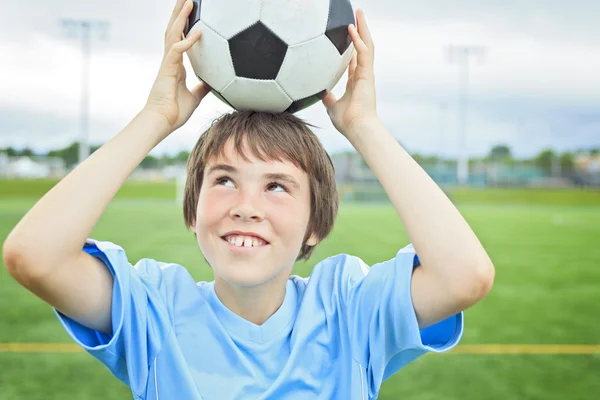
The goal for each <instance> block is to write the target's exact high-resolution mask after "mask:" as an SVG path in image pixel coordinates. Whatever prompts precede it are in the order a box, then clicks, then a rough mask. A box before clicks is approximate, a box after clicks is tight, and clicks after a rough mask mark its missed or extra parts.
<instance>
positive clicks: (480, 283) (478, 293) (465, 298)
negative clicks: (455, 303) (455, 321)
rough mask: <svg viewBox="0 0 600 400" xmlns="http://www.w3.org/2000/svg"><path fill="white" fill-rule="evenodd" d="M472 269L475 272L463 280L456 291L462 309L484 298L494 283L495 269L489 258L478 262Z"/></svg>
mask: <svg viewBox="0 0 600 400" xmlns="http://www.w3.org/2000/svg"><path fill="white" fill-rule="evenodd" d="M471 271H473V272H472V273H470V274H468V275H469V276H468V278H466V279H464V280H463V282H462V285H460V287H459V290H458V291H457V293H456V298H457V299H459V302H460V306H461V307H460V308H461V309H467V308H469V307H471V306H473V305H475V304H477V303H478V302H480V301H481V300H483V299H484V298H485V297H486V296H487V295H488V293H490V292H491V290H492V287H493V285H494V278H495V269H494V265H493V264H492V262H491V261H490V260H489V259H488V261H486V262H480V263H478V264H477V265H476V266H475V267H473V268H472V269H471Z"/></svg>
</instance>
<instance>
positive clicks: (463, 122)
mask: <svg viewBox="0 0 600 400" xmlns="http://www.w3.org/2000/svg"><path fill="white" fill-rule="evenodd" d="M484 54H485V48H484V47H482V46H449V47H448V57H449V58H448V59H449V62H451V63H457V64H458V69H459V94H458V167H457V175H458V183H459V184H460V185H466V184H467V183H468V181H469V154H468V151H467V109H468V99H469V59H470V56H477V57H479V59H480V61H483V57H484Z"/></svg>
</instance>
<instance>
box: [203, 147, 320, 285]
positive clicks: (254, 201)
mask: <svg viewBox="0 0 600 400" xmlns="http://www.w3.org/2000/svg"><path fill="white" fill-rule="evenodd" d="M247 154H248V157H249V158H250V162H246V161H245V160H244V159H243V158H242V157H241V156H240V155H239V154H237V153H236V152H235V149H234V147H233V145H232V143H231V142H229V143H227V145H226V146H225V151H224V157H219V158H214V159H212V160H210V161H209V163H208V165H206V168H205V170H204V179H203V184H202V188H201V190H200V196H199V199H198V208H197V210H196V222H195V225H194V226H192V230H193V231H194V232H195V233H196V237H197V240H198V245H199V246H200V250H201V251H202V253H203V254H204V257H205V258H206V260H207V261H208V262H209V264H210V265H211V267H212V268H213V270H214V271H215V279H219V278H221V279H223V280H225V281H227V282H228V283H230V284H232V285H236V286H256V285H260V284H263V283H266V282H268V281H270V280H271V279H273V278H275V277H277V276H281V275H280V274H281V273H282V272H284V273H285V274H286V278H285V279H287V276H289V273H290V272H291V268H292V266H293V264H294V262H295V260H296V257H297V256H298V254H299V252H300V249H301V247H302V244H303V243H302V240H303V239H304V235H305V233H306V229H307V226H308V222H309V217H310V187H309V183H308V175H307V174H306V173H305V172H304V171H302V170H301V169H299V168H297V167H296V166H295V165H294V164H292V163H291V162H289V161H284V162H279V161H270V162H264V161H260V160H258V159H256V158H254V157H251V156H250V152H247ZM307 244H309V245H311V246H314V245H316V244H317V240H316V238H315V237H311V238H310V239H309V240H308V242H307Z"/></svg>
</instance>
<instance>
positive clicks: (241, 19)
mask: <svg viewBox="0 0 600 400" xmlns="http://www.w3.org/2000/svg"><path fill="white" fill-rule="evenodd" d="M260 3H261V0H202V10H201V13H200V21H202V22H204V23H205V24H206V25H208V26H209V27H211V28H212V29H214V30H215V31H216V32H217V33H218V34H219V35H221V36H223V37H224V38H225V39H231V38H232V37H233V36H235V35H236V34H238V33H239V32H241V31H243V30H244V29H246V28H248V27H249V26H252V25H254V24H255V23H256V22H258V18H259V17H260Z"/></svg>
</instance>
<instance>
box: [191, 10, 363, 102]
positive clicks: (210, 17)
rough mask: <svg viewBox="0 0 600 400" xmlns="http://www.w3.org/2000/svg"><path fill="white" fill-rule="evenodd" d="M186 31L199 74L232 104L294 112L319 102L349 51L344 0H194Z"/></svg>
mask: <svg viewBox="0 0 600 400" xmlns="http://www.w3.org/2000/svg"><path fill="white" fill-rule="evenodd" d="M193 1H194V7H193V10H192V12H191V14H190V17H189V19H188V21H187V24H186V27H185V31H184V34H185V36H187V35H189V33H190V32H193V31H194V30H196V29H202V38H201V39H200V40H199V41H198V43H196V44H195V45H194V46H193V47H192V48H191V49H190V50H189V51H188V52H187V55H188V57H189V60H190V63H191V65H192V68H193V69H194V72H195V74H196V75H197V76H198V78H199V79H200V80H202V81H204V82H205V83H206V84H208V85H209V86H210V88H211V91H212V92H213V94H215V95H216V96H217V97H218V98H220V99H221V100H222V101H223V102H225V103H226V104H228V105H229V106H231V107H232V108H234V109H236V110H254V111H269V112H290V113H295V112H297V111H300V110H302V109H305V108H307V107H309V106H311V105H313V104H315V103H316V102H318V101H320V100H321V99H322V98H323V96H324V95H325V93H326V92H327V91H330V90H331V89H333V87H334V86H335V85H336V84H337V82H338V81H339V80H340V78H341V77H342V75H343V74H344V72H345V71H346V69H347V67H348V64H349V63H350V59H351V57H352V54H353V52H354V46H353V44H352V40H351V38H350V35H349V34H348V25H349V24H354V23H355V19H354V10H353V8H352V5H351V3H350V0H193Z"/></svg>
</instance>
